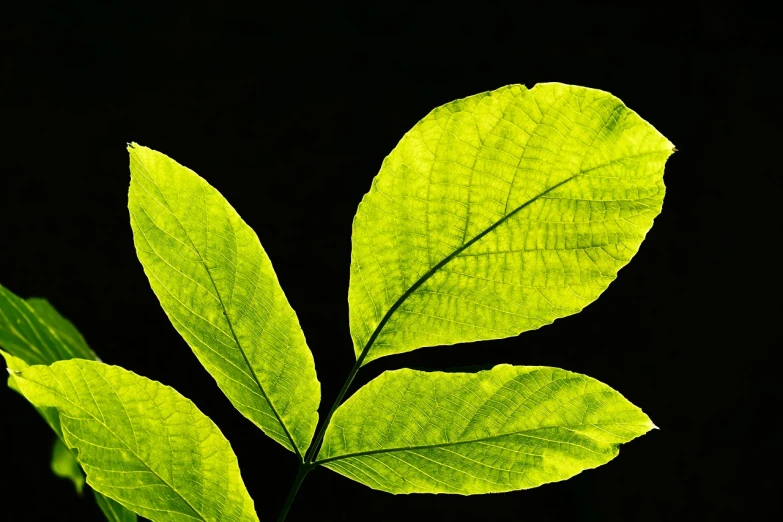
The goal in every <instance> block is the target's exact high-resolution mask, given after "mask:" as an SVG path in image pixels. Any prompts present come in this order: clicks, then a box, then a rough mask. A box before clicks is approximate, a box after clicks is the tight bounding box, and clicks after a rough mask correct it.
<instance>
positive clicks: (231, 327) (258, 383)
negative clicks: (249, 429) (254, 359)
mask: <svg viewBox="0 0 783 522" xmlns="http://www.w3.org/2000/svg"><path fill="white" fill-rule="evenodd" d="M137 160H138V162H139V164H140V165H141V166H142V167H144V170H146V171H147V174H149V179H150V180H151V181H152V183H153V184H154V185H155V187H156V188H157V189H158V192H159V193H160V195H161V197H163V201H164V202H165V203H166V207H168V211H169V213H170V214H171V215H172V216H173V217H174V220H175V221H176V222H177V225H179V227H180V228H181V229H182V231H183V232H184V233H185V237H187V238H188V241H189V242H190V244H191V246H192V247H193V251H194V252H195V253H196V255H197V256H198V259H199V261H200V262H201V265H202V266H203V267H204V270H205V271H206V273H207V276H209V281H210V283H212V287H213V288H214V289H215V293H216V294H217V298H218V302H219V303H220V307H221V308H222V309H223V312H224V313H223V317H225V318H226V324H228V329H229V331H230V332H231V336H232V337H233V339H234V343H235V344H236V345H237V348H238V349H239V353H241V354H242V359H243V360H244V361H245V364H246V365H247V367H248V368H249V369H250V374H251V375H252V376H253V381H254V382H255V383H256V386H258V390H259V391H260V392H261V396H262V397H263V398H264V400H265V401H266V403H267V404H268V405H269V408H270V409H271V410H272V413H274V415H275V418H276V419H277V422H278V423H279V424H280V426H281V427H282V428H283V431H284V432H285V435H286V437H287V438H288V440H289V441H290V443H291V448H292V449H293V450H294V453H296V455H297V456H298V457H299V459H300V460H303V458H302V454H301V452H300V451H299V448H298V447H297V446H296V443H295V442H294V438H293V437H292V436H291V433H290V432H289V431H288V427H287V426H286V425H285V423H284V422H283V419H282V418H281V417H280V414H279V413H278V412H277V409H276V408H275V405H274V404H272V401H271V400H270V399H269V396H268V395H267V394H266V390H264V387H263V385H262V384H261V381H259V380H258V376H257V375H256V372H255V370H254V369H253V366H252V365H251V364H250V360H249V359H248V357H247V354H246V353H245V349H244V348H243V347H242V344H241V343H240V342H239V338H237V335H236V332H235V331H234V325H233V324H232V323H231V318H230V317H229V310H228V309H227V308H226V305H225V303H224V302H223V298H222V297H221V295H220V290H219V289H218V287H217V285H216V284H215V279H214V278H213V277H212V272H211V271H210V269H209V266H207V263H206V260H205V259H204V257H203V256H202V255H201V251H199V249H198V248H197V247H196V244H195V243H194V242H193V239H192V238H191V237H190V234H189V233H188V231H187V229H186V228H185V226H184V225H183V224H182V222H181V221H180V220H179V217H178V216H177V215H176V214H175V213H174V211H173V210H172V209H171V205H170V204H169V201H168V199H167V198H166V194H164V193H163V191H162V190H161V189H160V187H159V186H158V183H157V182H156V181H155V178H154V177H153V176H152V173H151V172H150V171H149V169H148V168H147V166H146V165H144V162H143V161H141V158H138V155H137ZM198 181H201V180H198ZM205 183H206V182H205ZM202 188H203V187H202ZM142 208H143V207H142ZM208 210H209V209H207V208H206V205H205V211H207V212H208ZM207 234H209V229H207Z"/></svg>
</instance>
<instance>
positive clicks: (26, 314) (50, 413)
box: [0, 286, 137, 522]
mask: <svg viewBox="0 0 783 522" xmlns="http://www.w3.org/2000/svg"><path fill="white" fill-rule="evenodd" d="M25 304H26V305H27V306H25ZM3 309H5V310H6V312H3ZM30 309H32V312H33V313H32V315H31V314H30ZM20 310H21V313H20V312H19V311H20ZM9 317H12V318H14V319H13V321H14V322H10V321H9V319H8V318H9ZM17 320H18V323H21V324H22V325H23V326H29V325H33V327H31V328H29V329H22V328H16V327H15V326H14V325H15V324H17ZM42 324H43V325H44V327H41V326H40V325H42ZM21 332H26V334H27V336H25V335H23V334H22V333H21ZM52 337H54V338H56V339H55V340H54V341H52ZM9 339H10V340H11V342H7V341H8V340H9ZM3 340H5V344H2V342H0V344H2V345H3V346H4V347H5V346H8V347H10V348H11V349H16V350H17V353H22V354H24V355H26V356H30V355H31V354H33V357H32V358H33V359H39V357H40V354H43V353H46V354H48V356H49V357H62V358H65V359H67V358H69V357H71V356H72V355H76V356H82V357H85V358H92V357H95V354H94V353H93V352H92V350H90V348H89V346H87V343H86V342H85V341H84V338H83V337H82V335H81V334H80V333H79V331H78V330H77V329H76V328H75V327H74V326H73V324H71V323H70V322H69V321H68V320H67V319H65V318H64V317H62V316H61V315H60V314H59V313H58V312H57V311H56V310H55V309H54V307H52V305H51V304H49V302H48V301H46V300H45V299H40V298H30V299H27V301H24V300H22V299H20V298H19V297H17V296H16V295H14V294H13V293H11V292H10V291H9V290H7V289H5V288H3V287H2V286H0V341H3ZM44 340H46V341H44ZM20 347H21V349H20ZM40 347H44V348H43V349H42V348H40ZM46 347H51V348H52V350H51V351H49V350H48V349H47V348H46ZM0 355H2V356H3V358H4V359H5V363H6V367H7V368H8V370H9V373H10V375H9V376H8V387H9V388H11V389H12V390H14V391H16V392H18V393H20V394H21V393H22V392H21V390H20V389H19V387H18V385H17V384H16V377H15V375H16V373H18V372H21V371H22V370H24V369H25V368H27V367H29V364H28V363H27V362H25V361H24V360H23V359H21V358H20V357H16V356H14V355H11V354H10V353H8V352H5V351H3V350H0ZM95 358H96V359H97V357H95ZM33 407H35V406H33ZM35 409H36V411H38V413H39V414H40V415H41V417H43V419H44V420H45V421H46V423H47V424H48V425H49V427H51V428H52V430H53V431H54V432H55V434H57V437H58V439H57V442H55V450H54V451H55V452H56V451H57V447H58V446H57V445H58V444H60V445H61V444H62V443H61V440H62V436H63V434H62V429H61V427H60V415H59V413H57V410H56V409H55V408H35ZM62 447H65V446H64V445H62ZM57 455H58V454H54V455H53V456H52V470H53V471H54V473H55V474H57V475H58V476H62V475H60V473H58V469H63V470H64V469H69V468H68V467H67V466H65V465H64V463H65V462H66V461H67V458H66V457H65V456H62V455H61V456H60V459H57V458H56V457H57ZM71 458H72V459H73V456H72V455H71ZM74 462H76V461H75V460H74ZM77 465H78V464H77ZM55 468H57V469H55ZM70 474H71V476H70V477H69V476H66V478H71V479H72V480H73V481H74V485H75V486H76V490H77V492H79V493H81V486H80V483H79V479H78V478H77V477H82V473H81V471H80V469H79V468H76V469H75V470H73V469H72V470H71V472H70ZM81 484H83V478H82V481H81ZM95 498H96V500H97V501H98V504H99V506H101V510H103V512H104V513H105V514H106V516H107V519H108V520H109V521H110V522H111V521H115V520H117V521H120V522H126V521H127V522H133V521H135V520H136V518H137V517H136V514H135V513H133V512H132V511H129V510H127V509H125V508H124V507H122V506H121V505H119V504H117V503H116V502H114V501H113V500H110V499H107V498H105V497H104V496H103V495H101V494H100V493H98V492H95ZM104 506H107V507H110V509H109V511H107V508H106V507H104ZM110 515H111V517H113V518H111V517H110Z"/></svg>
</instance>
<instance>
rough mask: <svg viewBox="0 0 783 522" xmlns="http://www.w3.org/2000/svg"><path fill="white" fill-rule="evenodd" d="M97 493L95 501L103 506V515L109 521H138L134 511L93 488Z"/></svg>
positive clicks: (94, 492)
mask: <svg viewBox="0 0 783 522" xmlns="http://www.w3.org/2000/svg"><path fill="white" fill-rule="evenodd" d="M92 492H93V494H94V495H95V503H96V504H98V507H99V508H101V511H102V512H103V516H105V517H106V520H108V521H109V522H136V520H138V517H137V516H136V513H134V512H133V511H129V510H127V509H125V508H124V507H122V506H121V505H120V504H118V503H116V502H115V501H113V500H112V499H110V498H109V497H105V496H103V495H101V494H100V493H98V492H97V491H95V490H92Z"/></svg>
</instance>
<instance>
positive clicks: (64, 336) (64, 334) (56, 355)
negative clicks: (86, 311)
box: [0, 285, 96, 364]
mask: <svg viewBox="0 0 783 522" xmlns="http://www.w3.org/2000/svg"><path fill="white" fill-rule="evenodd" d="M0 348H3V349H4V350H5V351H6V352H8V353H9V354H11V355H13V356H16V357H19V358H20V359H22V360H24V361H25V362H27V363H28V364H51V363H53V362H55V361H59V360H63V359H73V358H80V359H95V358H96V357H95V354H94V353H93V351H92V350H91V349H90V347H89V346H87V343H86V342H85V341H84V338H83V337H82V336H81V334H79V332H78V331H77V330H76V328H74V326H73V325H72V324H71V323H70V322H69V321H68V320H67V319H65V318H64V317H63V316H61V315H60V314H59V313H58V312H57V311H56V310H55V309H54V308H53V307H52V305H50V304H49V302H48V301H46V300H44V299H39V298H33V299H28V300H27V301H25V300H24V299H21V298H20V297H17V296H16V295H14V294H13V293H12V292H10V291H9V290H8V289H6V288H5V287H3V286H2V285H0Z"/></svg>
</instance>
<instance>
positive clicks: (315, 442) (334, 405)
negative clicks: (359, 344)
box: [304, 349, 369, 465]
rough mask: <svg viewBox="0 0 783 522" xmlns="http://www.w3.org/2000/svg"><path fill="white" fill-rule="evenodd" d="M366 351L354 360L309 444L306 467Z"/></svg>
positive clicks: (313, 455) (313, 456)
mask: <svg viewBox="0 0 783 522" xmlns="http://www.w3.org/2000/svg"><path fill="white" fill-rule="evenodd" d="M368 351H369V350H367V349H365V350H363V351H362V354H361V355H360V356H359V358H358V359H357V360H356V363H354V365H353V368H351V373H349V374H348V378H347V379H345V383H344V384H343V387H342V389H341V390H340V393H338V394H337V398H336V399H335V400H334V403H332V407H331V409H329V413H327V414H326V418H325V419H324V422H323V423H322V424H321V428H320V429H319V430H318V435H316V436H315V438H314V439H313V443H312V444H310V449H308V450H307V453H306V454H305V458H304V461H305V464H306V465H310V464H312V463H313V459H315V455H316V452H317V451H318V447H319V446H320V445H321V441H322V440H323V438H324V435H325V434H326V428H327V427H328V426H329V422H330V421H331V420H332V415H334V412H335V411H337V408H338V407H339V406H340V404H341V403H342V402H343V398H344V397H345V394H346V393H348V388H350V387H351V383H352V382H353V379H354V377H356V373H357V372H358V371H359V368H361V367H362V362H363V361H364V357H365V356H366V355H367V352H368Z"/></svg>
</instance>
